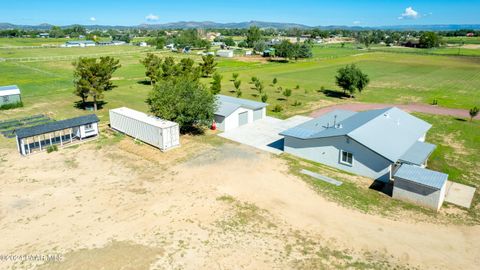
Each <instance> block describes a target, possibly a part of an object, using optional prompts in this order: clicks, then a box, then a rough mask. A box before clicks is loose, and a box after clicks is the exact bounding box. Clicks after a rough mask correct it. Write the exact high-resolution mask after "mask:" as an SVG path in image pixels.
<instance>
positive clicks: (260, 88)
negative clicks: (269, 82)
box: [255, 80, 264, 95]
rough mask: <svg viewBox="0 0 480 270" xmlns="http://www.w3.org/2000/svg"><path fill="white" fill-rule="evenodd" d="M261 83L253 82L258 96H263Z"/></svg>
mask: <svg viewBox="0 0 480 270" xmlns="http://www.w3.org/2000/svg"><path fill="white" fill-rule="evenodd" d="M263 89H264V87H263V83H262V82H261V81H260V80H256V81H255V90H257V92H258V94H259V95H261V94H263Z"/></svg>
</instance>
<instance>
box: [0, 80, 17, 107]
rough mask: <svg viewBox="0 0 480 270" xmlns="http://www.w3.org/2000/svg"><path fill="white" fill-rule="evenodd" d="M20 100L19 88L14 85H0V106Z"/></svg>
mask: <svg viewBox="0 0 480 270" xmlns="http://www.w3.org/2000/svg"><path fill="white" fill-rule="evenodd" d="M21 102H22V98H21V94H20V89H19V88H18V86H16V85H9V86H2V87H0V108H1V107H3V106H6V105H14V104H20V103H21Z"/></svg>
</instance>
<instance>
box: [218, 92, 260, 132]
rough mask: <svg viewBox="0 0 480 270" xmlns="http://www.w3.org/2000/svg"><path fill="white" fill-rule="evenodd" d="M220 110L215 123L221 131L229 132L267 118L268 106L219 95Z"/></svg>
mask: <svg viewBox="0 0 480 270" xmlns="http://www.w3.org/2000/svg"><path fill="white" fill-rule="evenodd" d="M217 104H218V109H217V111H216V112H215V123H216V124H217V128H218V129H219V130H221V131H228V130H231V129H234V128H237V127H239V126H243V125H246V124H249V123H252V122H254V121H257V120H260V119H262V118H265V116H266V107H267V105H268V104H266V103H263V102H257V101H252V100H248V99H242V98H234V97H229V96H224V95H217Z"/></svg>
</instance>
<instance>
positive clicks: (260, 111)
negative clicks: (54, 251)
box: [253, 109, 263, 121]
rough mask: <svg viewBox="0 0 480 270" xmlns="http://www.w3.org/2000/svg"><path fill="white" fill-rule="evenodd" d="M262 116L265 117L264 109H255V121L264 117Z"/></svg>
mask: <svg viewBox="0 0 480 270" xmlns="http://www.w3.org/2000/svg"><path fill="white" fill-rule="evenodd" d="M262 117H263V109H258V110H255V111H253V121H256V120H258V119H262Z"/></svg>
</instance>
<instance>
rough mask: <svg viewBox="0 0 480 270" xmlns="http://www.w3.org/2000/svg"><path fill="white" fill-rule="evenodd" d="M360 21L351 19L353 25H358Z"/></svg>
mask: <svg viewBox="0 0 480 270" xmlns="http://www.w3.org/2000/svg"><path fill="white" fill-rule="evenodd" d="M361 23H362V22H361V21H353V24H354V25H359V24H361Z"/></svg>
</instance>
